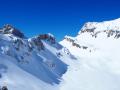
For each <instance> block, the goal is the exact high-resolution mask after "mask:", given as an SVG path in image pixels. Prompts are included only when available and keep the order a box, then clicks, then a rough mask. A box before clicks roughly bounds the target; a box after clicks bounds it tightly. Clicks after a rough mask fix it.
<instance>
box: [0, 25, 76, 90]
mask: <svg viewBox="0 0 120 90" xmlns="http://www.w3.org/2000/svg"><path fill="white" fill-rule="evenodd" d="M66 52H67V51H66V48H64V47H62V46H61V45H60V44H58V43H57V42H56V41H55V38H54V36H53V35H52V34H43V35H38V36H35V37H33V38H26V36H25V35H24V34H23V33H21V32H20V31H19V30H17V29H16V28H14V27H13V26H11V25H5V26H4V27H3V28H1V30H0V85H4V84H5V85H7V86H8V88H9V90H59V87H58V85H57V84H59V83H60V81H62V78H61V77H62V75H63V74H64V73H65V72H66V71H67V64H65V63H64V62H63V61H65V59H71V58H74V57H73V56H72V55H71V54H70V53H69V52H67V53H66Z"/></svg>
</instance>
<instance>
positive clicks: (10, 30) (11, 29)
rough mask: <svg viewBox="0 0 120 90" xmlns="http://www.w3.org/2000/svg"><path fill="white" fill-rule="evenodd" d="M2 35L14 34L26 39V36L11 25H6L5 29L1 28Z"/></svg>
mask: <svg viewBox="0 0 120 90" xmlns="http://www.w3.org/2000/svg"><path fill="white" fill-rule="evenodd" d="M0 33H3V34H13V35H15V36H17V37H20V38H24V34H23V33H22V32H20V31H19V30H18V29H16V28H15V27H13V26H12V25H10V24H6V25H4V27H3V28H1V30H0Z"/></svg>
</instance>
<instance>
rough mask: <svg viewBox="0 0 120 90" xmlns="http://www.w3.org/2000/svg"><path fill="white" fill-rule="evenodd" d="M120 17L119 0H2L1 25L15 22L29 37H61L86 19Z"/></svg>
mask: <svg viewBox="0 0 120 90" xmlns="http://www.w3.org/2000/svg"><path fill="white" fill-rule="evenodd" d="M119 17H120V1H119V0H0V26H1V27H2V26H3V24H6V23H9V24H12V25H14V26H15V27H17V28H18V29H20V30H21V31H22V32H24V33H25V34H26V35H27V36H28V37H32V36H35V35H37V34H42V33H52V34H54V35H55V37H57V40H58V41H60V40H62V39H63V38H64V36H65V35H70V36H75V35H76V34H77V33H78V31H79V29H80V28H81V26H82V25H83V24H84V23H85V22H88V21H103V20H111V19H116V18H119Z"/></svg>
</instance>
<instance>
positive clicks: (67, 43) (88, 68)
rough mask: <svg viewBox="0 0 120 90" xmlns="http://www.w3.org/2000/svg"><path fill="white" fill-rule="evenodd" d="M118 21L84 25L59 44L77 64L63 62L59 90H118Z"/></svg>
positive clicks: (119, 49) (119, 69)
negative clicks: (65, 71) (76, 32)
mask: <svg viewBox="0 0 120 90" xmlns="http://www.w3.org/2000/svg"><path fill="white" fill-rule="evenodd" d="M119 27H120V19H116V20H112V21H105V22H89V23H86V24H85V25H84V26H83V27H82V29H81V30H80V32H79V33H78V35H77V36H76V37H70V36H65V39H64V40H63V41H61V42H60V44H61V45H63V46H64V47H66V48H68V50H69V51H70V53H71V54H73V55H74V56H75V57H76V58H77V60H76V61H68V62H66V63H67V64H68V65H70V66H69V69H68V72H67V73H66V74H64V76H63V79H64V82H62V84H61V90H73V89H74V90H120V85H119V83H120V55H119V53H120V38H119V35H120V32H119V31H120V28H119Z"/></svg>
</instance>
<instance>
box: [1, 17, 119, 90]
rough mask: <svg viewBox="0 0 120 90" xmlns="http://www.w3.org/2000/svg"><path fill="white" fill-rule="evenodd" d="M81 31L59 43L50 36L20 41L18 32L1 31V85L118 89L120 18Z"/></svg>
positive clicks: (32, 89)
mask: <svg viewBox="0 0 120 90" xmlns="http://www.w3.org/2000/svg"><path fill="white" fill-rule="evenodd" d="M93 29H94V32H88V31H86V30H93ZM81 30H82V31H85V32H81ZM81 30H80V31H79V33H78V35H77V36H76V37H71V36H67V35H66V36H65V39H64V40H62V41H61V42H60V43H57V42H54V40H55V39H54V38H55V37H54V36H53V35H52V34H48V36H47V35H41V36H40V37H39V38H38V36H36V37H33V38H26V37H25V38H22V37H17V36H15V35H18V34H19V32H17V31H16V32H14V34H15V35H13V34H12V33H8V32H7V33H6V31H5V33H4V34H3V33H1V32H0V86H4V85H5V86H7V87H8V90H120V85H119V83H120V55H119V53H120V48H119V47H120V37H119V36H120V32H118V31H120V19H116V20H112V21H104V22H88V23H86V24H85V25H84V26H83V27H82V29H81ZM106 30H107V31H106ZM109 30H110V32H108V31H109ZM111 30H112V31H111ZM99 31H101V32H99ZM105 31H106V32H105ZM114 31H115V32H114ZM96 32H97V34H96ZM108 34H110V35H108ZM94 35H96V36H94ZM40 38H42V39H40ZM46 38H49V39H46Z"/></svg>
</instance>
